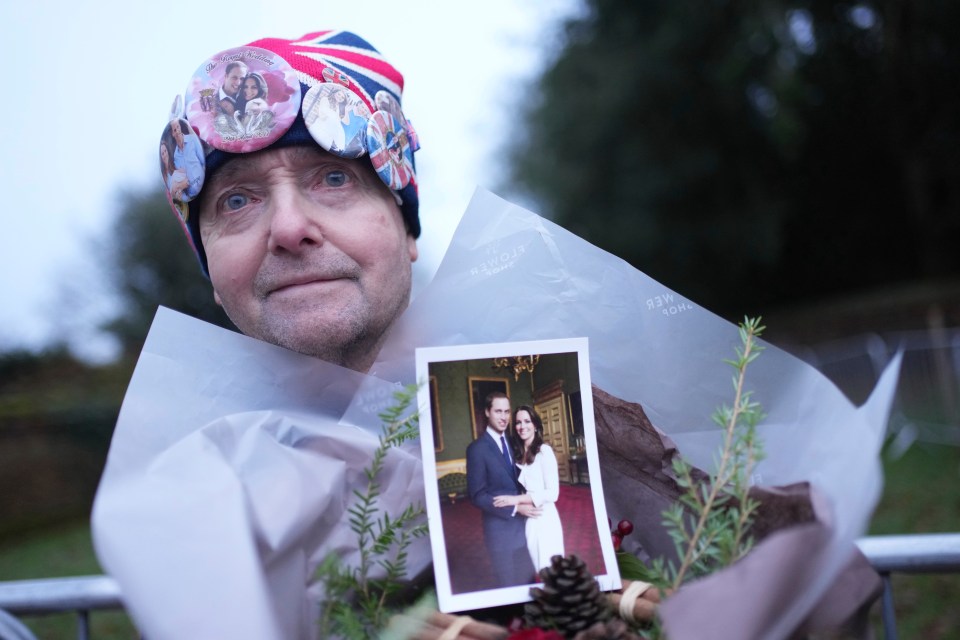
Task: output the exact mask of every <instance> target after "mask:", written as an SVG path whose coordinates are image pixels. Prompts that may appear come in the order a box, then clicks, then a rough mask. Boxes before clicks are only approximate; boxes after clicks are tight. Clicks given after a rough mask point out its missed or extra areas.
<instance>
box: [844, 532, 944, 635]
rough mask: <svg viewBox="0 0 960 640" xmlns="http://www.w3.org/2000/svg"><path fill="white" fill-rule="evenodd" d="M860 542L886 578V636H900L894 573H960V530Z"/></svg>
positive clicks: (871, 560) (884, 593)
mask: <svg viewBox="0 0 960 640" xmlns="http://www.w3.org/2000/svg"><path fill="white" fill-rule="evenodd" d="M857 546H858V547H860V551H862V552H863V555H865V556H867V558H868V559H869V560H870V564H871V565H873V568H874V569H876V570H877V573H879V574H880V577H881V578H883V596H882V598H881V602H882V604H881V616H882V619H883V631H884V637H885V638H886V640H897V619H896V614H895V613H894V609H893V584H892V582H891V580H890V577H891V574H893V573H960V533H928V534H912V535H891V536H868V537H866V538H861V539H860V540H858V541H857Z"/></svg>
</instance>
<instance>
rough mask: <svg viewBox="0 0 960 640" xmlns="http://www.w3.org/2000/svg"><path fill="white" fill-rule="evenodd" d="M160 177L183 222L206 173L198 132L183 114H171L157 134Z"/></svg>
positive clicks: (204, 157) (204, 155)
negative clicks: (158, 139) (168, 120)
mask: <svg viewBox="0 0 960 640" xmlns="http://www.w3.org/2000/svg"><path fill="white" fill-rule="evenodd" d="M159 154H160V178H161V179H162V180H163V184H164V187H165V188H166V190H167V195H168V196H169V197H170V200H171V201H172V202H173V204H174V206H175V207H176V208H177V210H178V211H180V213H181V216H182V217H183V219H184V222H186V217H187V213H188V212H189V207H186V206H185V205H186V204H187V203H188V202H190V201H191V200H193V199H194V198H196V197H197V195H198V194H199V193H200V189H202V188H203V180H204V176H205V175H206V154H205V153H204V150H203V144H202V143H201V142H200V138H199V136H197V133H196V131H194V130H193V129H192V128H191V127H190V124H189V123H188V122H187V121H186V120H185V119H183V118H173V119H172V120H170V122H168V123H167V126H166V127H164V129H163V134H161V136H160V146H159Z"/></svg>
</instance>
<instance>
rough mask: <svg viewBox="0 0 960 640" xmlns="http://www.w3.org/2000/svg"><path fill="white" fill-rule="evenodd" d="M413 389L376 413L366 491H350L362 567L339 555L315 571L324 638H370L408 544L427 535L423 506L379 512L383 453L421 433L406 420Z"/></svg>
mask: <svg viewBox="0 0 960 640" xmlns="http://www.w3.org/2000/svg"><path fill="white" fill-rule="evenodd" d="M417 389H418V385H408V386H407V387H405V388H404V389H402V390H400V391H397V392H396V393H394V396H393V397H394V400H395V404H393V405H392V406H390V407H389V408H388V409H386V410H385V411H384V412H382V413H380V414H379V417H380V420H381V422H382V424H383V429H382V432H381V434H380V441H379V445H378V446H377V449H376V451H374V454H373V459H372V460H371V462H370V465H369V466H368V467H367V468H365V469H364V476H365V477H366V479H367V486H366V488H365V489H364V490H363V491H361V490H359V489H355V490H354V492H353V495H354V498H355V499H356V500H355V503H354V504H353V505H351V506H350V507H349V508H348V509H347V513H348V514H349V518H348V521H349V524H350V530H351V531H353V532H354V533H355V534H356V535H357V545H358V548H359V550H360V562H359V563H358V565H357V566H356V567H352V568H351V567H348V566H346V565H345V563H344V562H343V560H342V559H341V558H340V556H338V555H337V554H330V555H328V556H327V557H326V558H325V559H324V561H323V562H322V563H321V564H320V566H319V567H318V568H317V575H318V577H320V578H321V579H322V580H323V582H324V584H325V587H326V594H325V596H326V602H325V604H324V607H323V615H322V617H321V631H322V636H323V637H330V636H337V637H344V638H369V637H374V636H375V635H376V632H377V631H378V630H380V629H382V628H383V627H384V626H385V625H386V623H387V620H388V619H389V617H390V615H392V613H393V611H392V610H391V608H390V606H389V605H390V601H391V598H392V597H393V596H395V595H396V594H397V593H399V592H400V590H401V589H402V588H403V580H404V578H405V577H406V574H407V558H408V550H409V547H410V544H411V543H412V542H413V540H414V539H415V538H419V537H422V536H424V535H426V534H427V525H426V523H424V522H420V523H418V522H417V521H418V520H420V519H421V518H422V516H423V514H424V509H423V505H421V504H417V505H413V504H411V505H408V506H407V507H406V508H405V509H404V510H403V511H402V512H401V513H400V514H399V515H397V516H394V517H391V516H390V514H389V513H387V512H385V511H382V510H381V509H380V507H379V498H380V487H381V485H380V480H379V476H380V472H381V471H383V466H384V464H385V461H386V458H387V454H388V453H389V451H390V449H391V448H393V447H398V446H400V445H402V444H403V443H405V442H408V441H410V440H413V439H415V438H417V437H418V436H419V434H420V414H419V413H418V412H412V413H410V414H409V415H407V412H408V409H409V407H410V404H411V402H413V400H414V399H415V398H416V396H417ZM376 567H379V568H380V569H381V570H382V576H380V577H376V578H375V577H373V576H372V575H371V574H372V572H373V570H374V569H375V568H376Z"/></svg>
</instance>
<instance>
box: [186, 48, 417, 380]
mask: <svg viewBox="0 0 960 640" xmlns="http://www.w3.org/2000/svg"><path fill="white" fill-rule="evenodd" d="M225 60H229V62H228V63H226V64H225V65H223V64H222V62H221V61H225ZM238 63H240V64H243V65H244V66H245V67H248V68H250V69H252V70H255V71H260V72H261V73H263V74H265V75H267V77H268V78H269V79H272V80H274V82H280V81H283V80H284V79H285V78H286V82H287V85H288V86H287V87H285V89H286V91H284V92H281V91H278V90H276V89H273V88H272V89H271V93H270V96H271V98H270V99H271V100H273V99H274V97H275V96H278V95H279V96H281V98H279V99H278V101H277V103H275V104H271V108H272V109H274V110H276V111H277V114H278V116H277V119H276V124H275V125H274V126H273V127H272V128H271V130H270V132H269V134H268V135H266V136H263V137H252V136H251V137H249V138H248V139H244V140H239V141H238V140H236V139H233V138H231V139H227V138H226V137H223V138H221V137H220V136H218V133H217V130H216V128H215V127H213V126H212V119H213V117H214V116H215V114H214V113H212V112H210V111H209V110H208V109H202V108H198V105H199V106H202V105H201V102H202V101H201V99H200V95H201V93H202V90H203V88H204V85H203V82H204V81H215V80H217V79H218V78H217V74H218V73H221V74H223V78H224V79H223V80H222V82H224V83H225V82H227V81H228V80H229V76H230V74H231V73H235V72H236V69H237V68H238V66H237V64H238ZM218 64H220V65H221V66H222V67H223V68H222V69H221V68H219V67H218ZM261 67H262V68H261ZM284 73H285V75H284ZM290 78H293V80H292V81H291V80H290ZM195 80H196V82H195V83H194V84H193V85H191V86H192V87H195V88H196V95H189V94H188V95H187V96H186V99H185V100H184V102H183V104H184V111H185V114H184V115H185V116H186V118H187V120H188V121H189V123H190V125H191V126H193V127H194V128H195V129H196V130H197V133H198V135H199V136H200V138H201V139H203V140H204V142H205V143H207V145H208V147H209V148H210V149H211V151H210V152H209V153H208V155H207V157H206V171H205V178H204V183H203V188H202V190H201V191H200V192H199V193H198V194H196V195H195V196H192V197H190V198H186V197H184V198H182V200H183V202H176V198H171V199H172V200H174V204H175V205H180V206H174V212H175V213H177V215H182V212H186V215H185V219H184V223H185V226H186V228H187V230H188V232H189V235H190V238H191V240H192V244H193V246H194V249H195V250H196V252H197V256H198V258H199V259H200V263H201V266H202V267H203V268H204V271H205V272H206V273H207V274H208V275H209V277H210V282H211V283H212V285H213V295H214V297H215V299H216V301H217V303H218V304H220V305H222V306H223V308H224V310H225V311H226V313H227V315H228V316H229V317H230V319H231V320H232V321H233V322H234V324H235V325H236V326H237V327H238V328H239V329H240V330H241V331H242V332H243V333H245V334H247V335H249V336H252V337H255V338H259V339H261V340H265V341H267V342H270V343H273V344H277V345H281V346H283V347H286V348H288V349H292V350H294V351H298V352H300V353H304V354H308V355H312V356H316V357H319V358H322V359H324V360H328V361H330V362H333V363H336V364H339V365H342V366H345V367H349V368H351V369H355V370H358V371H366V370H368V369H369V367H370V366H371V365H372V364H373V362H374V360H375V358H376V355H377V353H378V351H379V350H380V347H381V346H382V344H383V342H384V339H385V338H386V334H387V331H388V329H389V328H390V326H391V325H392V324H393V322H394V321H395V320H396V318H397V317H398V316H399V315H400V313H401V312H402V311H403V310H404V309H405V308H406V306H407V304H408V302H409V298H410V286H411V263H412V262H413V261H415V260H416V259H417V246H416V237H417V236H418V235H419V233H420V223H419V218H418V196H417V186H416V176H415V172H414V165H413V151H415V148H411V147H410V144H409V141H410V140H411V139H412V140H414V141H415V140H416V135H415V133H414V132H413V129H412V127H411V126H410V125H409V123H408V122H407V121H406V119H405V118H402V113H401V114H400V115H401V119H402V120H403V121H402V122H401V121H400V119H398V118H397V117H396V115H395V113H396V112H394V113H391V112H388V111H385V110H378V106H377V104H378V100H379V101H380V103H381V104H382V103H384V102H386V103H388V104H391V105H393V104H396V105H399V103H400V99H401V92H402V88H403V78H402V76H401V75H400V73H399V72H397V71H396V69H394V68H393V67H392V66H391V65H390V64H389V63H387V62H386V60H384V59H383V57H382V56H380V54H379V53H378V52H377V51H376V50H375V49H373V47H371V46H370V45H369V44H368V43H367V42H365V41H364V40H362V39H361V38H359V37H357V36H356V35H354V34H351V33H347V32H342V31H325V32H317V33H311V34H307V35H306V36H304V37H303V38H299V39H297V40H281V39H275V38H268V39H263V40H259V41H256V42H253V43H250V45H247V46H245V47H238V48H236V49H231V50H228V51H225V52H221V53H220V54H217V55H215V56H213V57H212V58H210V60H209V61H208V62H206V63H204V64H203V65H201V68H200V70H198V72H197V75H196V76H195ZM328 82H334V83H336V84H337V86H339V87H341V88H343V89H345V90H346V91H348V92H349V93H350V96H351V101H352V102H353V103H354V104H355V105H358V108H359V110H360V112H361V113H362V116H363V117H365V118H366V119H367V124H366V134H367V135H366V138H365V140H366V145H365V146H366V148H363V149H360V150H359V152H360V154H362V155H360V156H359V157H357V150H355V149H351V150H350V151H349V152H345V151H344V150H342V149H339V148H331V147H329V145H328V146H327V147H325V146H324V140H325V138H323V137H321V136H317V137H314V136H313V135H311V131H310V129H309V128H308V127H307V125H306V123H305V122H304V118H303V114H302V113H301V112H300V102H301V101H302V100H303V98H304V97H305V96H306V95H307V94H308V93H309V91H310V90H311V89H313V90H314V91H316V90H319V89H321V88H322V87H323V85H326V84H327V83H328ZM298 85H299V86H298ZM378 96H379V98H378ZM283 101H286V102H283ZM176 104H179V101H178V102H177V103H176ZM284 107H286V108H287V111H286V112H284V111H283V108H284ZM290 107H292V109H291V108H290ZM329 108H330V109H335V108H336V106H335V105H332V104H331V106H330V107H329ZM284 113H286V115H287V117H284ZM174 115H179V114H174ZM318 140H319V141H318ZM185 204H188V206H183V205H185Z"/></svg>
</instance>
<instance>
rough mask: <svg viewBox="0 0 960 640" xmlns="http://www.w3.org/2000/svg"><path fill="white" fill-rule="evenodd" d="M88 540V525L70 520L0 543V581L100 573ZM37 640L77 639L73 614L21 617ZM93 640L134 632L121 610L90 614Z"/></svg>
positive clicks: (117, 638) (117, 639) (125, 638)
mask: <svg viewBox="0 0 960 640" xmlns="http://www.w3.org/2000/svg"><path fill="white" fill-rule="evenodd" d="M102 573H103V569H101V568H100V565H99V564H98V563H97V559H96V556H95V555H94V553H93V543H92V541H91V538H90V525H89V522H87V521H86V520H85V519H84V520H79V521H76V520H75V521H71V522H67V523H64V524H62V525H59V526H57V527H55V528H52V529H47V530H45V531H43V532H41V533H38V534H34V535H30V536H24V537H19V538H16V539H13V540H7V541H3V542H0V580H33V579H38V578H62V577H65V576H84V575H96V574H102ZM20 620H21V622H23V623H24V624H25V625H26V626H27V627H28V628H29V629H30V630H31V631H32V632H33V634H34V635H35V636H37V638H38V639H40V640H48V639H49V640H59V639H60V638H64V639H68V638H70V639H72V638H76V637H77V616H76V614H75V613H61V614H51V615H45V616H29V617H28V616H24V617H22V618H21V619H20ZM90 637H91V638H92V639H93V640H113V639H115V640H120V639H123V640H129V639H130V638H137V637H138V635H137V631H136V629H135V628H134V626H133V624H132V623H131V622H130V619H129V617H128V616H127V614H126V613H124V612H123V611H106V610H104V611H92V612H91V613H90Z"/></svg>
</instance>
